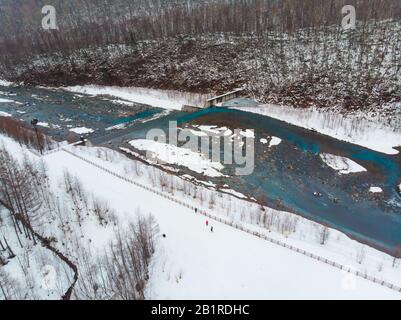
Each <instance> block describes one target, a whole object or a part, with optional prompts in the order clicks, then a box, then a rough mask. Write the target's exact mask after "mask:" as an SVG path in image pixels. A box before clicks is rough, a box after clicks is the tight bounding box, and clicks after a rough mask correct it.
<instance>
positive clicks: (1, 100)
mask: <svg viewBox="0 0 401 320" xmlns="http://www.w3.org/2000/svg"><path fill="white" fill-rule="evenodd" d="M11 102H14V100H9V99H2V98H1V99H0V103H11Z"/></svg>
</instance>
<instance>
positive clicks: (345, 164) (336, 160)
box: [320, 153, 367, 174]
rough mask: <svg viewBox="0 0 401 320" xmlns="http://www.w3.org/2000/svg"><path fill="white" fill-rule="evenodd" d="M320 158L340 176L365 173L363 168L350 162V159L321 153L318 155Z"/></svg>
mask: <svg viewBox="0 0 401 320" xmlns="http://www.w3.org/2000/svg"><path fill="white" fill-rule="evenodd" d="M320 158H321V159H322V160H323V162H324V163H326V164H327V165H328V166H329V167H330V168H333V169H334V170H336V171H338V172H340V174H350V173H357V172H365V171H367V170H366V169H365V168H364V167H362V166H361V165H359V164H357V163H356V162H355V161H352V160H351V159H348V158H345V157H340V156H336V155H334V154H329V153H322V154H320Z"/></svg>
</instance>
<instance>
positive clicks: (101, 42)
mask: <svg viewBox="0 0 401 320" xmlns="http://www.w3.org/2000/svg"><path fill="white" fill-rule="evenodd" d="M53 2H54V3H53V4H54V5H55V8H56V12H57V29H56V30H43V29H42V28H41V19H42V17H43V15H42V13H41V8H42V6H43V5H44V4H45V3H44V2H43V1H33V0H32V1H24V3H23V4H19V3H18V4H17V3H16V2H14V1H5V0H3V1H0V21H1V26H2V28H1V30H0V70H1V71H2V73H3V74H4V75H5V76H6V78H7V79H8V80H10V81H17V82H20V81H23V82H25V83H27V84H34V85H50V86H63V85H78V84H87V83H92V84H99V85H120V86H140V87H149V88H155V89H175V90H181V91H190V92H199V93H208V92H225V91H227V90H231V89H234V88H237V87H244V88H245V89H246V90H247V93H248V94H250V95H252V96H253V97H255V98H256V99H258V100H259V101H261V102H270V103H277V104H294V105H297V106H299V107H309V106H316V107H335V108H339V109H341V110H345V111H352V110H355V109H364V110H366V111H371V110H373V109H375V108H378V107H379V108H380V110H382V112H388V113H392V112H393V110H394V105H395V104H396V103H398V102H399V101H400V99H401V98H400V91H401V90H400V77H401V70H400V68H401V64H400V61H401V56H400V52H401V37H400V36H399V34H400V28H401V26H400V23H399V19H400V17H401V3H400V2H399V1H397V0H363V1H362V0H360V1H356V0H353V1H345V0H329V1H327V0H305V1H292V0H287V1H286V0H283V1H277V0H247V1H234V0H225V1H219V0H215V1H197V0H191V1H181V0H176V1H161V0H159V1H153V0H136V1H129V0H119V1H108V0H79V1H77V0H75V1H68V2H66V1H53ZM344 5H354V6H355V10H356V20H357V25H356V27H355V28H354V29H350V30H344V29H343V28H342V27H341V21H342V19H343V17H344V14H343V13H342V11H341V10H342V7H343V6H344ZM227 61H232V63H226V62H227Z"/></svg>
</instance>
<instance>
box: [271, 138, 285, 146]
mask: <svg viewBox="0 0 401 320" xmlns="http://www.w3.org/2000/svg"><path fill="white" fill-rule="evenodd" d="M282 141H283V140H281V139H280V138H277V137H272V139H271V140H270V143H269V148H271V147H274V146H278V145H279V144H280V143H281V142H282Z"/></svg>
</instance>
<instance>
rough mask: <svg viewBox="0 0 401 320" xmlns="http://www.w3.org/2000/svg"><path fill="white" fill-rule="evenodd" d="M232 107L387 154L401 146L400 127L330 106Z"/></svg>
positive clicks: (395, 151) (393, 152) (392, 152)
mask: <svg viewBox="0 0 401 320" xmlns="http://www.w3.org/2000/svg"><path fill="white" fill-rule="evenodd" d="M235 109H238V110H242V111H247V112H252V113H257V114H262V115H266V116H269V117H272V118H275V119H278V120H282V121H285V122H287V123H290V124H293V125H296V126H299V127H303V128H306V129H310V130H316V131H318V132H319V133H322V134H325V135H328V136H331V137H334V138H336V139H339V140H343V141H346V142H349V143H353V144H357V145H361V146H363V147H365V148H368V149H372V150H375V151H379V152H382V153H386V154H398V151H397V150H396V149H394V147H399V146H401V132H400V131H395V130H394V129H393V128H391V127H390V126H386V125H385V124H383V123H381V122H380V121H377V122H374V121H370V120H368V119H365V118H364V117H363V116H362V115H349V116H347V117H346V116H344V115H342V114H339V113H335V112H332V111H329V110H319V109H316V108H308V109H300V108H293V107H289V106H278V105H271V104H269V105H260V106H259V107H235Z"/></svg>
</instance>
